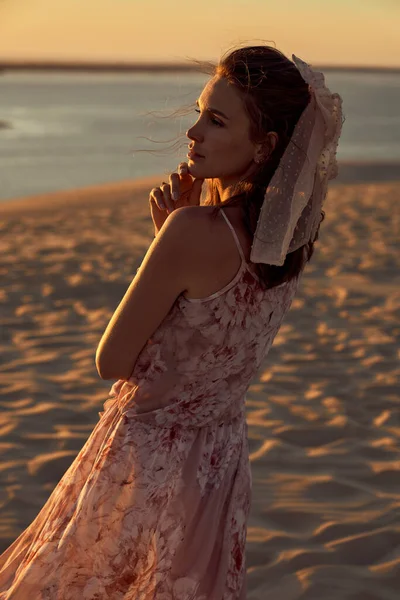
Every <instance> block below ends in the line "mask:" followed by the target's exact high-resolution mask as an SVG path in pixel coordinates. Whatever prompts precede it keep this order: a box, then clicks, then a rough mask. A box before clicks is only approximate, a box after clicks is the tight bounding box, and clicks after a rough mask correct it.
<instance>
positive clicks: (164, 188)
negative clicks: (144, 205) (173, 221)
mask: <svg viewBox="0 0 400 600" xmlns="http://www.w3.org/2000/svg"><path fill="white" fill-rule="evenodd" d="M149 201H150V202H155V203H156V204H157V207H158V208H159V210H166V211H167V212H168V213H170V212H172V211H173V209H174V204H173V202H172V199H171V193H170V190H169V184H168V183H164V184H162V185H161V187H157V188H153V189H152V190H151V192H150V195H149Z"/></svg>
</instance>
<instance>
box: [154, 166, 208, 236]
mask: <svg viewBox="0 0 400 600" xmlns="http://www.w3.org/2000/svg"><path fill="white" fill-rule="evenodd" d="M178 171H179V173H171V175H170V176H169V183H166V182H165V181H163V182H162V184H161V186H160V187H156V188H153V189H152V190H151V192H150V195H149V202H150V211H151V218H152V219H153V223H154V229H155V235H157V233H158V232H159V231H160V229H161V227H162V226H163V224H164V222H165V221H166V219H167V218H168V215H170V214H171V212H173V211H174V210H175V209H176V208H181V207H182V206H199V205H200V196H201V188H202V185H203V181H204V179H195V178H193V177H192V176H191V175H190V173H189V169H188V164H187V163H185V162H182V163H180V164H179V167H178Z"/></svg>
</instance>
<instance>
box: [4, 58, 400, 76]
mask: <svg viewBox="0 0 400 600" xmlns="http://www.w3.org/2000/svg"><path fill="white" fill-rule="evenodd" d="M200 60H201V61H204V62H208V63H213V64H215V65H217V62H215V61H212V60H209V59H200ZM309 64H311V66H312V68H313V69H321V70H324V71H348V72H360V71H363V72H369V73H373V72H379V73H382V72H385V73H400V65H399V66H398V67H395V66H384V65H354V64H353V65H350V64H336V65H335V64H327V65H324V64H313V63H309ZM23 69H25V70H26V69H30V70H40V69H44V70H69V71H80V70H90V71H125V72H129V71H199V70H200V68H199V67H198V66H196V65H194V64H188V63H184V62H159V61H153V62H143V61H142V62H140V61H136V62H127V61H121V60H118V61H87V60H86V61H83V60H82V61H77V60H63V61H60V60H24V59H22V60H21V59H19V60H9V59H7V60H2V59H1V58H0V71H5V70H23Z"/></svg>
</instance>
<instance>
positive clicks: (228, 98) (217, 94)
mask: <svg viewBox="0 0 400 600" xmlns="http://www.w3.org/2000/svg"><path fill="white" fill-rule="evenodd" d="M196 103H197V104H198V107H199V110H198V112H199V117H198V119H197V121H196V123H195V124H194V125H193V126H192V127H190V129H188V131H187V132H186V135H187V137H188V138H189V139H190V140H191V141H192V143H191V144H190V147H191V148H192V149H193V151H194V152H198V153H199V154H201V155H202V156H203V158H200V157H197V156H195V157H193V158H189V162H188V167H189V172H190V174H191V175H192V176H193V177H201V178H204V179H206V178H218V179H219V180H220V181H221V183H222V184H223V187H225V186H227V185H230V184H233V183H235V182H237V181H238V180H239V179H241V178H243V177H245V176H246V174H248V173H249V172H251V169H254V168H255V163H254V159H255V158H256V157H259V156H260V151H261V147H260V145H259V144H253V142H251V141H250V137H249V133H250V119H249V117H248V115H247V114H246V112H245V109H244V105H243V102H242V99H241V97H240V95H239V93H238V91H237V90H236V89H235V87H234V86H232V85H231V84H229V82H228V81H227V80H226V79H225V78H223V77H217V76H215V77H213V78H212V79H211V80H210V81H209V82H208V83H207V84H206V85H205V87H204V89H203V91H202V93H201V94H200V97H199V99H198V101H197V102H196Z"/></svg>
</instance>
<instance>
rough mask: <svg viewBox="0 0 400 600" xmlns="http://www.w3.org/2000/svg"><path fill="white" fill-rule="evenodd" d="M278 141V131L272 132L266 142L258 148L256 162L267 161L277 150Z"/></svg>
mask: <svg viewBox="0 0 400 600" xmlns="http://www.w3.org/2000/svg"><path fill="white" fill-rule="evenodd" d="M278 140H279V136H278V134H277V133H276V131H270V132H269V133H268V135H267V138H266V141H265V142H264V143H263V144H259V145H258V146H257V151H256V155H255V157H254V160H255V162H258V161H260V162H263V161H265V160H267V159H268V158H269V156H270V155H271V154H272V152H273V151H274V150H275V147H276V145H277V143H278Z"/></svg>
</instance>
